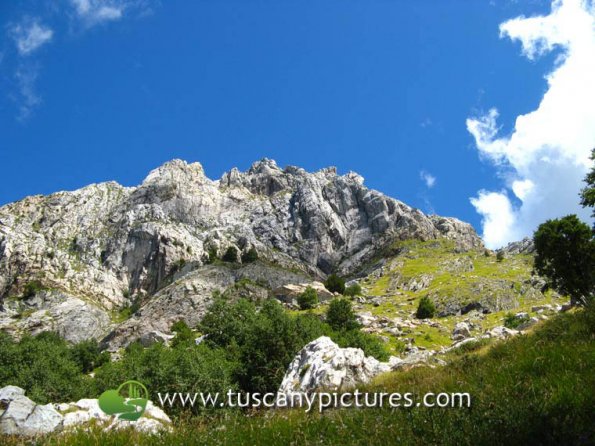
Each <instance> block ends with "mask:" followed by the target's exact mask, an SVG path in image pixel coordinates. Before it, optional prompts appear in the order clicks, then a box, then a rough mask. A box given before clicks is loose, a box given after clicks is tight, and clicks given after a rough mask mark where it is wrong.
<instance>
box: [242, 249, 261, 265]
mask: <svg viewBox="0 0 595 446" xmlns="http://www.w3.org/2000/svg"><path fill="white" fill-rule="evenodd" d="M257 260H258V252H257V251H256V248H254V247H252V248H250V249H249V250H248V251H246V252H245V253H244V254H242V263H252V262H256V261H257Z"/></svg>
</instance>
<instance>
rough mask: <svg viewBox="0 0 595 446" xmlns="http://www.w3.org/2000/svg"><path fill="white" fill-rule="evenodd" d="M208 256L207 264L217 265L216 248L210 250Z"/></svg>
mask: <svg viewBox="0 0 595 446" xmlns="http://www.w3.org/2000/svg"><path fill="white" fill-rule="evenodd" d="M208 254H209V258H208V259H207V262H206V263H207V264H209V265H210V264H212V263H215V262H216V261H217V250H216V249H215V248H209V251H208Z"/></svg>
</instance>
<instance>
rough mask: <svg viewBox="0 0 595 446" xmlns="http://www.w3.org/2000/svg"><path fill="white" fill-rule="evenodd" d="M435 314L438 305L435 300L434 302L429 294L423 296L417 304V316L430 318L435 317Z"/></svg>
mask: <svg viewBox="0 0 595 446" xmlns="http://www.w3.org/2000/svg"><path fill="white" fill-rule="evenodd" d="M435 314H436V306H435V305H434V302H432V300H431V299H430V298H429V297H428V296H424V297H422V298H421V299H420V301H419V305H418V306H417V313H416V314H415V316H416V317H417V318H418V319H429V318H432V317H434V315H435Z"/></svg>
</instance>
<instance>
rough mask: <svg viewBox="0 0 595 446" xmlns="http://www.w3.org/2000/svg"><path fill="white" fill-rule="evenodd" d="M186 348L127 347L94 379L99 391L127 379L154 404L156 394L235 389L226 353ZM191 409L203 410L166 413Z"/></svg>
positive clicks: (176, 408)
mask: <svg viewBox="0 0 595 446" xmlns="http://www.w3.org/2000/svg"><path fill="white" fill-rule="evenodd" d="M186 347H187V348H167V347H165V346H164V345H163V344H161V343H157V344H154V345H152V346H151V347H150V348H147V349H143V348H142V347H141V346H140V345H139V344H131V345H130V346H129V347H128V348H127V349H126V351H125V353H124V355H123V358H122V359H121V360H120V361H116V362H110V363H108V364H106V365H104V366H103V367H101V368H100V369H99V370H97V372H96V375H95V379H96V385H97V389H98V391H99V392H102V391H105V390H107V389H111V388H113V387H114V385H118V384H120V383H123V382H125V381H127V380H130V379H134V380H138V381H140V382H141V383H143V384H144V385H145V386H146V387H147V389H148V391H149V395H150V398H151V399H152V400H153V401H154V402H158V401H159V398H158V396H157V393H158V392H159V393H161V394H165V393H168V392H169V394H170V395H172V394H173V393H174V392H190V393H194V392H196V391H201V392H211V393H212V394H213V393H215V392H220V393H221V394H223V393H224V392H227V390H228V389H232V390H238V387H237V385H236V384H235V380H234V378H233V376H234V374H235V368H236V363H234V361H233V360H232V359H230V357H229V355H228V354H227V352H225V351H224V350H223V349H219V348H210V347H208V346H206V345H204V344H200V345H189V346H186ZM184 410H187V411H188V410H191V411H192V412H194V413H199V412H202V411H204V410H206V409H205V408H204V407H201V405H200V404H196V405H195V406H194V407H186V408H185V409H184V408H182V407H181V405H174V406H173V407H171V408H170V407H168V408H167V411H168V413H169V414H170V415H171V414H172V412H173V413H177V412H181V411H184Z"/></svg>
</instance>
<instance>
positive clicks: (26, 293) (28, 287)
mask: <svg viewBox="0 0 595 446" xmlns="http://www.w3.org/2000/svg"><path fill="white" fill-rule="evenodd" d="M45 289H46V288H45V287H44V286H43V284H42V283H41V281H39V280H32V281H31V282H27V283H26V284H25V287H24V288H23V299H27V298H28V297H33V296H35V295H36V294H37V293H39V292H40V291H43V290H45Z"/></svg>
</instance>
